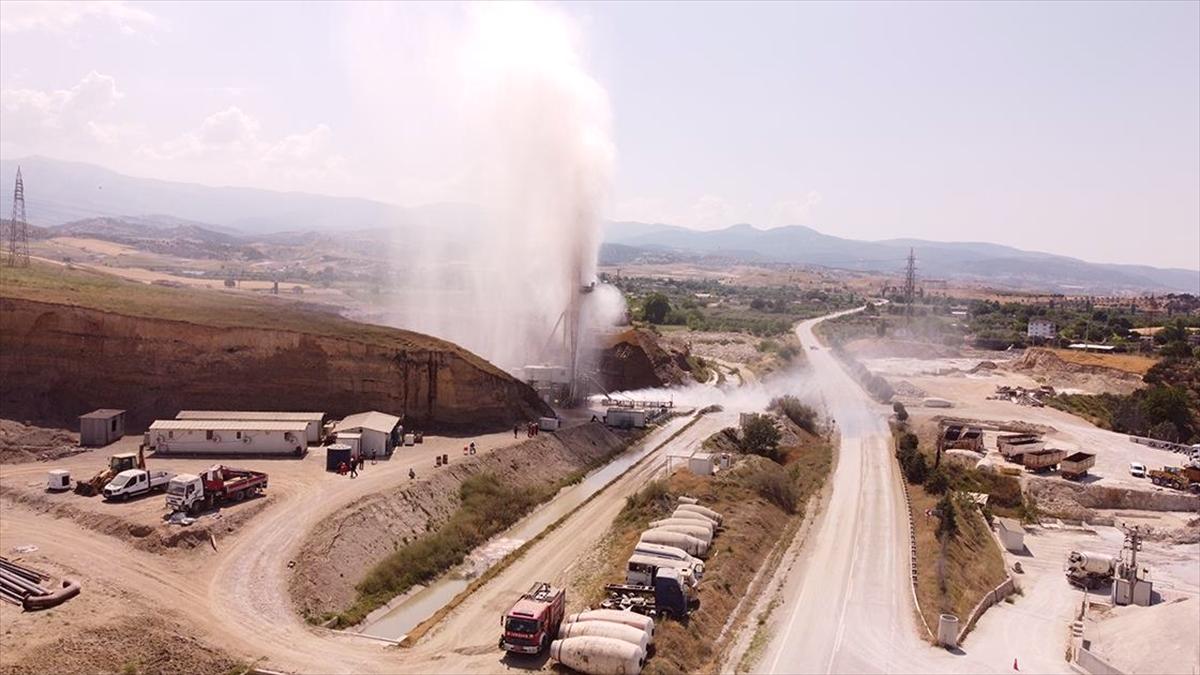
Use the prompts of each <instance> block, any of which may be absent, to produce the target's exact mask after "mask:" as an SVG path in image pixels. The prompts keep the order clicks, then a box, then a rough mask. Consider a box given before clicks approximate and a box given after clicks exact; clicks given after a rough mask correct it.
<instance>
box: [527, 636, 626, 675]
mask: <svg viewBox="0 0 1200 675" xmlns="http://www.w3.org/2000/svg"><path fill="white" fill-rule="evenodd" d="M550 658H552V659H554V660H555V661H558V662H559V663H561V664H563V665H564V666H566V667H568V668H570V669H572V670H575V671H577V672H580V673H586V674H587V675H638V674H639V673H641V672H642V666H644V665H645V664H646V652H645V650H643V649H642V648H641V647H638V646H637V645H633V644H630V643H628V642H625V641H623V640H617V639H614V638H607V637H593V636H581V637H572V638H566V639H563V640H555V641H554V642H552V643H550Z"/></svg>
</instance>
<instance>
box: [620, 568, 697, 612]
mask: <svg viewBox="0 0 1200 675" xmlns="http://www.w3.org/2000/svg"><path fill="white" fill-rule="evenodd" d="M604 590H606V591H608V597H607V598H605V599H604V600H603V601H602V602H601V603H600V607H602V608H604V609H619V610H624V611H629V612H637V613H638V614H644V615H646V616H654V617H664V618H675V619H682V618H683V617H685V616H687V615H688V613H690V612H691V611H692V609H693V608H694V607H695V606H696V605H697V604H699V600H698V598H697V597H696V595H695V594H694V592H693V591H692V587H691V586H690V585H689V583H688V580H687V578H686V577H685V576H684V573H683V570H679V569H675V568H672V567H660V568H658V571H657V573H656V574H655V575H654V580H653V582H652V585H642V584H608V585H606V586H605V587H604Z"/></svg>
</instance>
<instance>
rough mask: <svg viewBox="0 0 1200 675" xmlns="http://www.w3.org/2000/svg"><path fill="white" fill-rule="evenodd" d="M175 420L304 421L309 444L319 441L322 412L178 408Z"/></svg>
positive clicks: (323, 422)
mask: <svg viewBox="0 0 1200 675" xmlns="http://www.w3.org/2000/svg"><path fill="white" fill-rule="evenodd" d="M175 419H177V420H237V421H250V422H304V424H305V429H304V438H305V441H306V442H307V443H308V444H309V445H316V444H317V443H320V442H321V430H322V425H323V424H325V413H323V412H277V411H267V410H180V411H179V414H178V415H176V416H175Z"/></svg>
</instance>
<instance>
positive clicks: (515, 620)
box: [500, 581, 567, 654]
mask: <svg viewBox="0 0 1200 675" xmlns="http://www.w3.org/2000/svg"><path fill="white" fill-rule="evenodd" d="M566 611H567V592H566V591H565V590H563V589H561V588H555V587H553V586H551V585H550V584H549V583H547V582H545V581H539V582H537V583H535V584H534V585H533V586H531V587H530V588H529V591H528V592H526V593H525V594H524V595H522V596H521V597H520V598H519V599H518V600H517V602H516V603H515V604H513V606H512V607H511V608H510V609H509V610H508V611H507V612H505V613H504V616H502V617H501V618H500V625H501V626H502V627H503V630H504V632H503V633H501V635H500V648H501V649H503V650H504V651H507V652H514V653H517V654H541V653H542V652H543V651H545V650H547V649H549V648H550V643H551V642H552V641H553V640H554V639H555V638H556V637H557V636H558V628H559V626H560V625H561V624H562V621H563V616H564V615H565V614H566Z"/></svg>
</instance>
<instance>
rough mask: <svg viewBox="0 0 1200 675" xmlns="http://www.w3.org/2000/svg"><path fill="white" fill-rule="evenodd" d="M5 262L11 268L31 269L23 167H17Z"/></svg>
mask: <svg viewBox="0 0 1200 675" xmlns="http://www.w3.org/2000/svg"><path fill="white" fill-rule="evenodd" d="M7 234H8V236H7V237H5V239H6V244H7V247H6V248H7V249H8V250H7V251H5V253H6V255H5V256H4V262H5V264H6V265H8V266H9V267H29V225H28V224H27V223H26V222H25V183H24V181H22V180H21V167H19V166H18V167H17V182H16V185H14V186H13V210H12V220H10V221H9V222H8V232H7Z"/></svg>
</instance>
